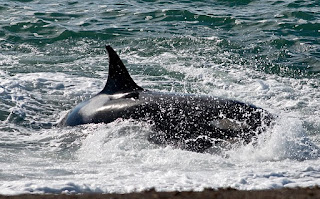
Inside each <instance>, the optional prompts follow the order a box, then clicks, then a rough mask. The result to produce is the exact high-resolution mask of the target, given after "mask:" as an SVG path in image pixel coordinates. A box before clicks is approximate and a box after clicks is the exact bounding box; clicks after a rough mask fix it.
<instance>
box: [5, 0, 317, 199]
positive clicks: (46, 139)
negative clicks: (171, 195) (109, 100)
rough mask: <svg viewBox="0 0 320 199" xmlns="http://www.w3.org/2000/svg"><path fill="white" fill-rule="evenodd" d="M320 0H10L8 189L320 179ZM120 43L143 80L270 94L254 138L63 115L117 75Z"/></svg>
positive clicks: (186, 88) (262, 100)
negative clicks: (158, 138) (214, 141)
mask: <svg viewBox="0 0 320 199" xmlns="http://www.w3.org/2000/svg"><path fill="white" fill-rule="evenodd" d="M319 38H320V3H319V1H318V0H281V1H280V0H261V1H257V0H244V1H236V0H210V1H202V0H198V1H196V0H194V1H192V0H186V1H161V0H160V1H157V0H139V1H131V0H129V1H125V2H121V3H120V2H119V1H110V0H109V1H102V0H100V1H90V0H87V1H83V0H74V1H66V0H58V1H47V0H41V1H40V0H10V1H0V194H7V195H11V194H20V193H84V192H89V193H114V192H116V193H126V192H131V191H142V190H145V189H148V188H153V187H154V188H155V189H156V190H158V191H174V190H178V191H182V190H196V191H201V190H203V189H204V188H223V187H233V188H237V189H241V190H252V189H274V188H282V187H297V186H301V187H308V186H314V185H319V184H320V148H319V147H320V108H319V107H320V85H319V83H320V39H319ZM106 44H109V45H111V46H112V47H114V48H115V50H116V51H117V52H118V53H119V55H120V57H121V58H122V60H123V61H124V63H125V65H126V66H127V68H128V70H129V73H130V74H131V75H132V77H133V79H134V80H135V81H136V82H137V83H138V85H140V86H142V87H143V88H147V89H150V90H157V91H162V92H181V93H195V94H205V95H216V96H223V97H227V98H231V99H237V100H240V101H243V102H247V103H252V104H255V105H257V106H260V107H262V108H264V109H266V110H268V111H270V112H271V113H273V114H274V115H276V116H277V121H276V124H275V126H274V127H273V128H270V129H268V130H267V132H266V133H264V134H262V135H260V137H259V139H258V140H257V142H256V143H255V144H248V145H241V144H237V145H230V146H227V147H221V146H216V147H213V148H212V150H210V151H209V152H207V153H203V154H200V153H195V152H190V151H185V150H181V149H179V148H175V147H172V146H158V145H155V144H152V143H150V142H148V141H147V139H146V137H147V136H148V134H150V133H152V130H151V128H150V126H148V124H144V123H140V122H137V121H126V120H123V121H120V120H119V121H115V122H113V123H110V124H89V125H83V126H77V127H63V128H59V127H55V124H56V123H57V122H58V121H59V119H61V118H62V117H63V116H64V115H65V114H66V113H67V111H68V110H69V109H71V108H72V107H74V106H75V105H76V104H78V103H79V102H81V101H83V100H85V99H88V98H90V97H91V96H93V95H95V94H96V93H97V92H99V91H100V90H101V89H102V88H103V87H104V84H105V82H106V78H107V73H108V71H107V67H108V57H107V55H106V52H105V50H104V46H105V45H106Z"/></svg>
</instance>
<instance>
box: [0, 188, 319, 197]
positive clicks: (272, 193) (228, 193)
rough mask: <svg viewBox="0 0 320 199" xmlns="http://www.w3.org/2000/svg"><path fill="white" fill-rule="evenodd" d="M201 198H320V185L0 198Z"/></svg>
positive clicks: (27, 195) (32, 195) (29, 195)
mask: <svg viewBox="0 0 320 199" xmlns="http://www.w3.org/2000/svg"><path fill="white" fill-rule="evenodd" d="M31 198H32V199H88V198H95V199H147V198H148V199H149V198H150V199H169V198H170V199H200V198H211V199H215V198H219V199H231V198H245V199H280V198H281V199H282V198H290V199H296V198H306V199H307V198H308V199H313V198H317V199H319V198H320V187H312V188H282V189H273V190H251V191H240V190H236V189H231V188H228V189H218V190H213V189H205V190H204V191H201V192H194V191H183V192H178V191H176V192H157V191H155V190H148V191H144V192H138V193H128V194H68V195H67V194H23V195H16V196H3V195H0V199H31Z"/></svg>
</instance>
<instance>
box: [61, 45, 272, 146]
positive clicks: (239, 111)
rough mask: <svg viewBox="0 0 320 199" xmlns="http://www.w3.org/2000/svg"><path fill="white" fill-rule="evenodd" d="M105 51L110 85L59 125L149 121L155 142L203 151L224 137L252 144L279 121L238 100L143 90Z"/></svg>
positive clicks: (120, 62) (112, 54)
mask: <svg viewBox="0 0 320 199" xmlns="http://www.w3.org/2000/svg"><path fill="white" fill-rule="evenodd" d="M106 50H107V52H108V54H109V73H108V79H107V83H106V85H105V87H104V88H103V90H102V91H101V92H99V93H98V94H96V95H95V96H94V97H92V98H91V99H88V100H87V101H84V102H82V103H80V104H78V105H77V106H76V107H75V108H73V109H72V110H71V111H69V113H68V114H67V115H66V116H65V118H64V119H62V120H61V122H60V125H62V126H76V125H82V124H88V123H110V122H113V121H115V120H117V119H119V118H121V119H133V120H138V121H146V122H148V123H150V124H151V126H152V128H153V129H154V132H156V133H154V134H152V135H150V137H149V140H150V141H152V142H154V143H158V144H172V143H173V144H175V145H179V146H183V147H182V148H184V149H187V150H191V151H196V152H204V151H205V150H206V149H208V148H210V147H212V146H213V145H214V144H215V143H218V142H222V141H228V140H241V141H243V142H244V143H249V142H251V141H252V140H253V138H255V137H256V136H257V135H258V134H260V133H261V132H264V131H266V128H267V127H268V126H270V125H271V123H272V122H273V120H274V117H273V115H271V114H270V113H269V112H268V111H266V110H264V109H262V108H259V107H256V106H254V105H251V104H248V103H243V102H240V101H237V100H232V99H225V98H221V97H216V96H205V95H196V94H181V93H162V92H154V91H150V90H146V89H143V88H141V87H140V86H138V85H137V84H136V83H135V82H134V80H133V79H132V78H131V76H130V75H129V73H128V71H127V69H126V67H125V66H124V64H123V62H122V61H121V59H120V58H119V56H118V55H117V53H116V52H115V51H114V50H113V49H112V47H110V46H109V45H107V46H106Z"/></svg>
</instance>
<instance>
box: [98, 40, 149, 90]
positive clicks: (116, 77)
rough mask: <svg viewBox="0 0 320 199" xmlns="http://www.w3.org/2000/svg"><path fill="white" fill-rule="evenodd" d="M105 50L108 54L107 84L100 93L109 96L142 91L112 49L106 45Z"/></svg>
mask: <svg viewBox="0 0 320 199" xmlns="http://www.w3.org/2000/svg"><path fill="white" fill-rule="evenodd" d="M106 49H107V52H108V54H109V74H108V80H107V83H106V85H105V87H104V89H103V90H102V91H101V93H105V94H110V95H111V94H115V93H124V92H131V91H139V90H143V88H141V87H140V86H138V85H137V84H136V83H135V82H134V81H133V79H132V78H131V77H130V75H129V73H128V71H127V69H126V67H125V66H124V64H123V63H122V61H121V59H120V58H119V56H118V55H117V53H116V52H115V51H114V50H113V49H112V47H111V46H109V45H107V46H106Z"/></svg>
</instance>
